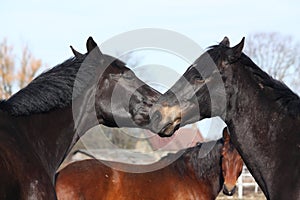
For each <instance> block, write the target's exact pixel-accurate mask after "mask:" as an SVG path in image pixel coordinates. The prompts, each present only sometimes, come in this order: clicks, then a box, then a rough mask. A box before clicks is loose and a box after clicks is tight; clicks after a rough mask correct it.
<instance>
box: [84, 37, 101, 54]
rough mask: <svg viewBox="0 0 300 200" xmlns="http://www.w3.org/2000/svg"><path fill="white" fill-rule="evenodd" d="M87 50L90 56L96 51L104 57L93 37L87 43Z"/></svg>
mask: <svg viewBox="0 0 300 200" xmlns="http://www.w3.org/2000/svg"><path fill="white" fill-rule="evenodd" d="M86 48H87V51H88V54H89V53H90V52H91V51H92V50H96V52H97V53H99V54H100V55H102V53H101V51H100V49H99V47H98V45H97V43H96V42H95V41H94V39H93V38H92V37H89V38H88V40H87V42H86Z"/></svg>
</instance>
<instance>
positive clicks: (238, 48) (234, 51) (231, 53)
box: [227, 37, 245, 63]
mask: <svg viewBox="0 0 300 200" xmlns="http://www.w3.org/2000/svg"><path fill="white" fill-rule="evenodd" d="M244 43H245V37H243V39H242V40H241V42H240V43H238V44H237V45H235V46H234V47H232V48H230V49H228V51H227V55H228V61H229V62H231V63H233V62H235V61H236V60H237V59H239V58H240V57H241V55H242V51H243V48H244Z"/></svg>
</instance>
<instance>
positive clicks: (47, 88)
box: [0, 57, 83, 115]
mask: <svg viewBox="0 0 300 200" xmlns="http://www.w3.org/2000/svg"><path fill="white" fill-rule="evenodd" d="M82 62H83V58H82V59H77V58H76V57H74V58H70V59H68V60H66V61H65V62H63V63H62V64H59V65H57V66H55V67H53V68H52V69H50V70H49V71H46V72H44V73H42V74H41V75H39V76H38V77H36V78H35V79H34V80H33V81H32V82H30V83H29V84H28V86H26V87H25V88H23V89H21V90H20V91H18V92H17V93H16V94H14V95H13V96H11V97H10V98H9V99H7V100H3V101H2V102H1V103H0V109H2V110H4V111H6V112H8V113H10V114H12V115H28V114H31V113H42V112H47V111H49V110H51V109H53V108H63V107H66V106H68V105H70V103H71V99H72V90H73V89H72V88H73V84H74V80H75V78H76V74H77V72H78V70H79V68H80V66H81V64H82Z"/></svg>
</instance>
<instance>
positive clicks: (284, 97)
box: [196, 44, 300, 117]
mask: <svg viewBox="0 0 300 200" xmlns="http://www.w3.org/2000/svg"><path fill="white" fill-rule="evenodd" d="M227 49H229V48H228V47H226V46H224V45H221V44H220V45H214V46H211V47H209V48H208V51H207V53H208V54H209V56H210V57H211V58H212V59H213V61H214V62H215V63H217V62H218V61H220V59H225V56H226V55H225V53H224V52H225V51H226V50H227ZM200 58H201V57H200ZM200 58H199V59H200ZM196 62H197V60H196ZM238 62H239V63H241V64H242V65H243V66H240V67H244V68H245V69H246V70H247V73H248V74H249V75H250V76H252V77H253V80H254V81H255V82H256V83H257V84H260V85H261V86H262V87H264V89H265V91H266V92H267V93H268V94H267V95H266V96H267V97H268V98H270V99H272V100H274V101H276V102H277V103H278V105H279V107H280V110H282V111H285V112H287V113H288V114H289V115H291V116H294V117H296V116H297V117H299V116H300V98H299V96H298V95H297V94H296V93H294V92H293V91H292V90H291V89H290V88H289V87H288V86H286V85H285V84H284V83H283V82H281V81H278V80H276V79H274V78H272V77H271V76H270V75H269V74H267V73H266V72H264V71H263V70H262V69H261V68H259V67H258V66H257V65H256V64H255V63H254V62H253V61H252V60H251V59H250V58H249V57H248V56H247V55H245V54H244V53H242V55H241V57H240V59H239V60H238Z"/></svg>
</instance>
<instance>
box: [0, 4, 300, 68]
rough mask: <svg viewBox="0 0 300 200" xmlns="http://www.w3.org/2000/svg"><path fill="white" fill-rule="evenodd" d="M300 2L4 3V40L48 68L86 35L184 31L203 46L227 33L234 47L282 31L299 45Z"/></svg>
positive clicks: (100, 36)
mask: <svg viewBox="0 0 300 200" xmlns="http://www.w3.org/2000/svg"><path fill="white" fill-rule="evenodd" d="M299 4H300V3H299V1H297V0H287V1H276V0H275V1H269V0H267V1H261V0H260V1H259V0H252V1H233V0H224V1H218V0H211V1H199V0H187V1H182V0H172V1H167V0H151V1H141V0H131V1H116V0H108V1H96V0H95V1H89V0H78V1H76V0H73V1H70V0H66V1H58V0H52V1H43V0H27V1H17V0H10V1H5V2H3V1H2V2H1V7H0V18H1V31H0V39H2V38H4V37H6V38H7V39H8V42H9V43H11V44H13V45H14V46H15V50H16V51H17V49H20V48H21V47H22V45H24V44H28V45H29V47H30V48H31V50H32V52H33V54H34V55H36V57H38V58H41V59H42V60H43V61H44V62H45V63H46V64H47V65H48V66H49V67H50V66H53V65H55V64H58V63H60V62H62V61H63V60H64V59H66V58H68V57H70V56H71V53H70V49H69V45H73V46H74V47H76V48H77V49H79V50H81V51H82V52H84V51H85V41H86V39H87V37H88V36H93V37H94V39H95V40H96V41H97V42H98V43H99V44H101V42H103V41H105V40H107V39H109V38H110V37H112V36H115V35H118V34H120V33H123V32H126V31H130V30H134V29H140V28H163V29H169V30H172V31H176V32H178V33H181V34H183V35H185V36H187V37H189V38H191V39H192V40H194V41H195V42H197V43H198V44H199V45H201V46H202V47H203V48H205V47H207V46H210V45H212V44H215V43H216V42H218V41H220V40H221V39H222V38H223V37H224V36H225V35H226V36H228V37H229V38H230V40H231V41H232V42H231V43H232V44H234V43H237V42H238V41H240V39H241V38H242V37H243V36H247V35H248V34H251V33H255V32H281V33H283V34H288V35H292V36H293V37H295V38H297V40H299V41H300V28H299V21H300V12H299V8H300V6H299Z"/></svg>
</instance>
